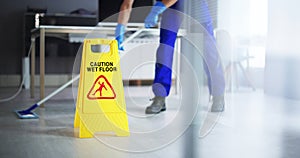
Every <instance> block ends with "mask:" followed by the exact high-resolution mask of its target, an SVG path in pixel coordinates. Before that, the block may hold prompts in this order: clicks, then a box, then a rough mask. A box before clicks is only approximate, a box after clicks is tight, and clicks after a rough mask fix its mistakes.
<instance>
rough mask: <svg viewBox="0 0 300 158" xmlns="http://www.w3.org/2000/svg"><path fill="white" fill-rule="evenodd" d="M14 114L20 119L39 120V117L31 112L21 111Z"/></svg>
mask: <svg viewBox="0 0 300 158" xmlns="http://www.w3.org/2000/svg"><path fill="white" fill-rule="evenodd" d="M15 112H16V114H17V116H18V117H19V118H20V119H37V118H39V116H38V115H37V114H36V113H34V112H32V111H27V110H21V111H15Z"/></svg>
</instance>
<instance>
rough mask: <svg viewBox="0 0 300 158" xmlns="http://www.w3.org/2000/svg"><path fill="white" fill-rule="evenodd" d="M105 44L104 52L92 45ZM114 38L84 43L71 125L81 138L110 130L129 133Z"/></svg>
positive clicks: (120, 133) (116, 45) (119, 133)
mask: <svg viewBox="0 0 300 158" xmlns="http://www.w3.org/2000/svg"><path fill="white" fill-rule="evenodd" d="M99 46H106V48H108V49H106V50H108V51H104V52H95V51H94V50H93V49H92V48H93V47H96V48H97V47H98V48H99ZM119 61H120V58H119V55H118V44H117V41H116V40H106V39H86V40H84V44H83V51H82V59H81V67H80V79H79V85H78V96H77V102H76V113H75V119H74V127H75V128H76V127H79V137H80V138H90V137H93V135H94V134H95V133H96V132H104V131H105V132H107V131H113V132H115V134H116V135H117V136H129V127H128V118H127V113H126V103H125V98H124V89H123V83H122V74H121V70H120V62H119Z"/></svg>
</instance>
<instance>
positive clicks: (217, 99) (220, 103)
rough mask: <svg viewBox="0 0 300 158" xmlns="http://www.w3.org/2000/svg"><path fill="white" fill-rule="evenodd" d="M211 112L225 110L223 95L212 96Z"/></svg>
mask: <svg viewBox="0 0 300 158" xmlns="http://www.w3.org/2000/svg"><path fill="white" fill-rule="evenodd" d="M212 100H213V104H212V106H211V112H223V111H224V110H225V101H224V96H213V99H212Z"/></svg>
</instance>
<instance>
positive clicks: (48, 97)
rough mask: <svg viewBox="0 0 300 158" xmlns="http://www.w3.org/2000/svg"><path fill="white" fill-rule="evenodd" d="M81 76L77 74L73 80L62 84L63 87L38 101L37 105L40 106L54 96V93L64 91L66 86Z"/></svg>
mask: <svg viewBox="0 0 300 158" xmlns="http://www.w3.org/2000/svg"><path fill="white" fill-rule="evenodd" d="M79 77H80V75H77V76H75V77H74V78H72V80H70V81H68V82H67V83H65V84H64V85H62V86H61V87H59V88H58V89H57V90H55V91H54V92H52V93H51V94H49V95H48V96H47V97H45V98H44V99H42V100H41V101H39V102H38V103H37V105H38V106H39V105H41V104H43V103H44V102H46V101H47V100H48V99H50V98H52V97H53V96H54V95H56V94H57V93H59V92H60V91H62V90H63V89H65V88H66V87H68V86H69V85H70V84H72V83H73V82H75V81H77V80H78V79H79Z"/></svg>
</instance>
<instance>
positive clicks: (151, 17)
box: [145, 1, 167, 28]
mask: <svg viewBox="0 0 300 158" xmlns="http://www.w3.org/2000/svg"><path fill="white" fill-rule="evenodd" d="M166 9H167V7H166V6H165V5H164V4H163V3H162V2H160V1H158V2H156V3H155V5H154V6H153V7H152V9H151V11H150V13H149V14H148V16H147V17H146V19H145V28H150V27H155V26H156V25H157V23H158V16H159V15H160V14H161V13H162V12H164V11H165V10H166Z"/></svg>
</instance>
